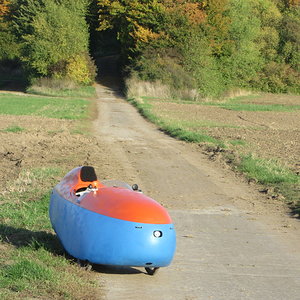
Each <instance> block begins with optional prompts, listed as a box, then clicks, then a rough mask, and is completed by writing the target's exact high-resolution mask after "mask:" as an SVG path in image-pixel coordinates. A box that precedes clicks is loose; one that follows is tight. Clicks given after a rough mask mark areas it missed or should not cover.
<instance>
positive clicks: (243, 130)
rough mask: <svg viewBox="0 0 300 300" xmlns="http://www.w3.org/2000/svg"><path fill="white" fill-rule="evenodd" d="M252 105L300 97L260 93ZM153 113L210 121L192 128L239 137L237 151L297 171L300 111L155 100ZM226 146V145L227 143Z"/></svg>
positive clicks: (297, 100) (229, 138)
mask: <svg viewBox="0 0 300 300" xmlns="http://www.w3.org/2000/svg"><path fill="white" fill-rule="evenodd" d="M244 101H245V102H247V103H255V104H285V105H300V96H288V95H264V96H262V97H259V98H257V99H253V100H249V99H248V100H244ZM152 104H153V105H154V109H155V112H156V114H158V115H163V116H164V117H165V118H170V119H173V120H176V119H180V120H184V121H189V122H197V121H198V122H199V121H203V122H210V123H212V124H213V125H212V126H208V125H207V126H205V125H201V127H198V128H196V129H195V128H194V130H200V131H202V132H204V133H207V134H208V135H210V136H213V137H215V138H218V139H220V140H223V141H224V140H225V141H227V142H229V141H232V140H241V141H243V142H245V143H244V146H243V147H240V148H239V151H240V152H241V153H244V154H246V153H254V154H256V155H257V156H259V157H262V158H266V159H270V158H274V159H277V160H279V161H280V162H281V163H282V164H283V165H286V166H287V167H289V168H291V169H292V170H294V171H295V172H297V173H299V171H300V111H299V110H298V111H294V112H274V111H263V112H260V111H256V112H252V111H232V110H228V109H224V108H220V107H215V106H203V105H196V104H189V105H187V104H177V103H166V102H158V101H155V102H153V103H152ZM229 145H230V144H229Z"/></svg>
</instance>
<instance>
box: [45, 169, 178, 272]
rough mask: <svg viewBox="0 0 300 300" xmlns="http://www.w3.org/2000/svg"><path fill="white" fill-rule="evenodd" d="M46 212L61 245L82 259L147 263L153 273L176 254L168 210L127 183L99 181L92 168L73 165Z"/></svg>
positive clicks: (166, 264) (53, 192) (145, 265)
mask: <svg viewBox="0 0 300 300" xmlns="http://www.w3.org/2000/svg"><path fill="white" fill-rule="evenodd" d="M128 187H129V186H128ZM49 215H50V220H51V223H52V226H53V228H54V230H55V232H56V234H57V235H58V237H59V239H60V241H61V243H62V245H63V247H64V248H65V250H66V251H67V252H68V253H69V254H71V255H72V256H74V257H75V258H78V259H80V260H83V261H88V262H91V263H95V264H102V265H119V266H138V267H145V268H146V270H147V272H148V273H149V274H151V272H152V273H153V272H154V271H155V270H156V269H157V268H158V267H165V266H168V265H169V264H170V263H171V261H172V259H173V256H174V253H175V248H176V233H175V229H174V226H173V224H172V221H171V218H170V216H169V215H168V213H167V211H166V210H165V209H164V208H163V207H162V206H161V205H160V204H158V203H157V202H156V201H154V200H153V199H151V198H149V197H146V196H145V195H143V194H142V193H139V192H137V191H134V190H132V189H131V188H124V187H119V186H107V185H103V184H101V183H100V182H99V181H97V177H96V175H95V171H94V169H93V168H92V167H86V166H85V167H79V168H76V169H74V170H72V171H71V172H69V173H68V174H67V175H66V176H65V177H64V178H63V180H62V181H61V182H60V183H59V184H58V185H56V186H55V188H54V189H53V191H52V194H51V199H50V207H49Z"/></svg>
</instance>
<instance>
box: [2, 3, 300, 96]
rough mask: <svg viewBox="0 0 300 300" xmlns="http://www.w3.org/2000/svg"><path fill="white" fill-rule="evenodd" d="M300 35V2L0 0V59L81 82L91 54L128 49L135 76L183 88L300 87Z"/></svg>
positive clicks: (126, 63)
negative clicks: (16, 61)
mask: <svg viewBox="0 0 300 300" xmlns="http://www.w3.org/2000/svg"><path fill="white" fill-rule="evenodd" d="M299 32H300V0H173V1H172V0H76V1H75V0H39V1H36V0H0V64H1V61H7V60H18V61H20V62H21V63H22V65H23V66H24V67H25V69H26V70H27V71H28V74H29V75H30V76H32V77H41V76H46V77H55V78H63V77H69V78H72V79H74V80H75V81H78V82H81V83H83V84H88V83H90V82H92V80H93V78H94V75H95V67H94V66H93V60H92V59H91V54H92V55H93V56H94V58H95V59H96V60H97V59H98V58H99V56H103V55H111V54H112V53H113V54H116V53H119V52H120V57H121V62H122V67H123V69H124V70H126V74H127V75H129V76H137V77H139V78H140V79H142V80H150V81H151V80H152V81H161V82H162V83H163V84H167V85H170V86H172V87H173V88H174V89H175V90H176V89H181V88H183V89H185V88H187V89H193V90H198V92H199V93H200V94H201V95H203V96H211V97H217V96H220V95H222V93H224V92H225V91H226V90H228V89H231V88H236V87H239V88H249V89H259V90H265V91H276V92H293V93H299V92H300V86H299V81H300V80H299V76H300V75H299V74H300V63H299V62H300V54H299V53H300V46H299V45H300V35H299ZM98 60H99V61H102V60H101V59H100V58H99V59H98ZM98 67H99V69H101V65H99V66H98Z"/></svg>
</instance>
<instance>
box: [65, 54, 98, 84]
mask: <svg viewBox="0 0 300 300" xmlns="http://www.w3.org/2000/svg"><path fill="white" fill-rule="evenodd" d="M96 73H97V72H96V67H95V64H94V63H93V61H92V59H91V58H90V56H89V55H88V54H87V53H86V54H82V55H75V56H74V57H72V58H71V59H70V60H69V62H68V63H67V67H66V77H67V78H70V79H71V80H74V81H75V82H78V83H80V84H84V85H89V84H91V83H92V82H94V80H95V77H96Z"/></svg>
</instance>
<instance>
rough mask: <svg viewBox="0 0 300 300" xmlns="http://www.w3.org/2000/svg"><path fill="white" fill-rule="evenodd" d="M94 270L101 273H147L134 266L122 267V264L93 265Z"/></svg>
mask: <svg viewBox="0 0 300 300" xmlns="http://www.w3.org/2000/svg"><path fill="white" fill-rule="evenodd" d="M93 270H94V271H96V272H99V273H105V274H119V275H120V274H127V275H134V274H141V273H146V272H143V271H141V270H138V269H136V268H133V267H122V266H104V265H93Z"/></svg>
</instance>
